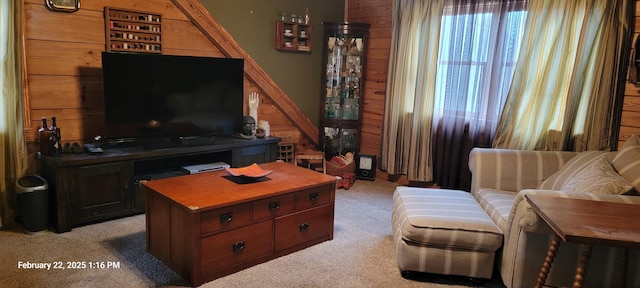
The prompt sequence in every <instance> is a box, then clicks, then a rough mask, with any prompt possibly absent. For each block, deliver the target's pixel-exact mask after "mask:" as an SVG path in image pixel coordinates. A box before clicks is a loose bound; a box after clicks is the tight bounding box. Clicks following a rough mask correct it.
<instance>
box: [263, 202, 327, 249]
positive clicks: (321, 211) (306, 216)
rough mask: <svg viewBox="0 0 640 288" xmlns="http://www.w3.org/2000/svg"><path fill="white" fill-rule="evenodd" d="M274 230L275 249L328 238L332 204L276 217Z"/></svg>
mask: <svg viewBox="0 0 640 288" xmlns="http://www.w3.org/2000/svg"><path fill="white" fill-rule="evenodd" d="M275 230H276V251H281V250H284V249H287V248H291V247H294V246H296V245H298V244H303V243H305V242H309V241H312V240H316V239H320V238H327V239H329V238H330V237H331V236H330V235H332V232H333V231H332V230H333V206H332V205H325V206H320V207H318V208H314V209H310V210H305V211H302V212H298V213H294V214H291V215H287V216H284V217H281V218H277V219H276V229H275Z"/></svg>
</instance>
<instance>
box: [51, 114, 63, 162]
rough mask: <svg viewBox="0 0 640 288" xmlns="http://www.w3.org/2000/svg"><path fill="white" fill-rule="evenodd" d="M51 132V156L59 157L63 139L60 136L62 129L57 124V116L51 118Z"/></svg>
mask: <svg viewBox="0 0 640 288" xmlns="http://www.w3.org/2000/svg"><path fill="white" fill-rule="evenodd" d="M49 132H50V133H51V137H49V139H50V141H49V147H50V149H51V155H58V154H60V152H62V145H61V144H60V140H61V139H62V137H61V136H60V128H58V125H57V123H56V116H53V117H51V127H49Z"/></svg>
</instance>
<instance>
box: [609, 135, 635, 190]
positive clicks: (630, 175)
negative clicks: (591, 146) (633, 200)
mask: <svg viewBox="0 0 640 288" xmlns="http://www.w3.org/2000/svg"><path fill="white" fill-rule="evenodd" d="M611 162H612V164H613V168H615V169H616V171H618V173H620V175H622V177H624V179H627V181H629V183H631V184H632V185H633V187H635V188H636V191H640V136H638V135H637V134H633V135H631V137H629V139H627V141H626V142H624V144H623V145H622V149H620V151H618V152H616V157H614V158H613V160H612V161H611Z"/></svg>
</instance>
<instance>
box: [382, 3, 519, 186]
mask: <svg viewBox="0 0 640 288" xmlns="http://www.w3.org/2000/svg"><path fill="white" fill-rule="evenodd" d="M401 2H403V1H395V7H394V8H395V10H394V26H393V27H394V30H393V31H394V38H393V40H392V47H393V48H392V51H391V59H390V66H389V75H390V76H389V79H388V81H387V83H388V84H387V97H386V100H385V101H386V103H385V104H386V106H385V119H384V129H383V141H382V146H383V147H382V151H383V153H382V159H381V160H382V161H381V169H385V168H386V169H388V171H387V172H388V173H389V174H406V175H407V178H408V179H409V180H411V181H434V182H436V183H437V184H438V185H440V186H442V187H447V188H460V189H469V187H470V179H471V175H470V172H469V170H468V166H467V165H468V164H467V163H468V154H469V152H470V150H471V148H473V147H475V146H487V147H488V146H490V145H491V141H492V137H493V134H494V131H495V128H496V125H497V121H498V118H499V114H500V111H501V109H502V105H503V103H504V101H505V99H506V95H507V92H508V89H509V86H510V83H511V79H512V75H513V71H514V67H515V60H516V57H517V55H518V49H519V47H520V40H521V38H522V32H523V27H524V21H525V19H526V12H525V10H524V9H525V7H526V2H525V1H471V0H462V1H454V0H445V1H440V2H437V3H438V4H439V5H438V6H437V7H436V6H435V4H434V3H433V2H431V1H408V2H430V3H431V6H428V5H426V4H425V5H424V6H422V8H424V7H427V6H428V8H430V9H431V11H430V13H427V12H425V13H422V15H423V16H424V17H423V18H419V17H415V16H414V15H415V14H416V11H417V10H419V9H418V8H421V7H416V6H418V5H420V4H419V3H413V4H412V5H414V6H411V5H400V3H401ZM411 21H414V22H416V23H420V24H414V25H408V24H407V23H411ZM396 23H399V24H396ZM402 24H404V25H402ZM421 37H425V38H426V39H422V38H421ZM435 39H437V41H435ZM404 43H409V44H407V45H404ZM403 45H404V46H403ZM402 47H404V49H405V50H402ZM407 50H409V51H407ZM434 50H435V51H434ZM416 59H421V60H422V61H416ZM415 127H419V130H418V131H415V130H413V131H412V130H408V129H409V128H413V129H415ZM413 146H417V147H421V148H422V149H413V150H412V149H407V147H413ZM385 152H386V154H385ZM416 152H420V154H418V153H416ZM416 172H417V173H416Z"/></svg>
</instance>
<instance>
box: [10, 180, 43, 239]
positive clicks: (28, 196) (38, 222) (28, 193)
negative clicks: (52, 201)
mask: <svg viewBox="0 0 640 288" xmlns="http://www.w3.org/2000/svg"><path fill="white" fill-rule="evenodd" d="M16 194H17V195H18V209H19V211H20V220H21V222H22V228H23V229H24V231H25V232H26V233H35V232H40V231H43V230H46V229H47V228H49V217H48V215H49V214H48V213H49V185H47V180H45V179H44V178H42V177H40V176H38V175H31V176H24V177H22V178H20V179H18V181H16Z"/></svg>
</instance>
